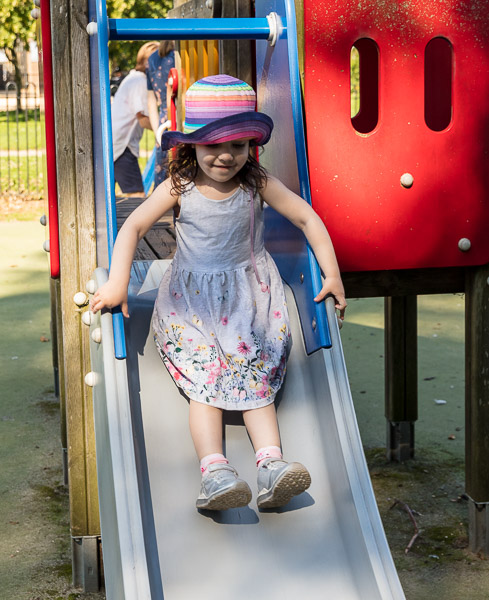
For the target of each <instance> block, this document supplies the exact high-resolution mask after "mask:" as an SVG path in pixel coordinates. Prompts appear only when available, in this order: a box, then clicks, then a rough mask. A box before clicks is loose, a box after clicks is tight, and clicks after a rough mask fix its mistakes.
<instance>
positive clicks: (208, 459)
mask: <svg viewBox="0 0 489 600" xmlns="http://www.w3.org/2000/svg"><path fill="white" fill-rule="evenodd" d="M216 463H221V464H224V465H227V464H228V463H229V461H228V459H227V458H226V457H225V456H224V454H208V455H207V456H204V458H203V459H202V460H201V461H200V471H201V473H202V475H207V473H208V470H207V468H208V467H209V465H214V464H216Z"/></svg>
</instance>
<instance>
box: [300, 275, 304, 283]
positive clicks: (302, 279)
mask: <svg viewBox="0 0 489 600" xmlns="http://www.w3.org/2000/svg"><path fill="white" fill-rule="evenodd" d="M300 280H301V283H304V273H301V276H300Z"/></svg>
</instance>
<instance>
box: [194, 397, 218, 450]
mask: <svg viewBox="0 0 489 600" xmlns="http://www.w3.org/2000/svg"><path fill="white" fill-rule="evenodd" d="M189 424H190V435H191V436H192V440H193V442H194V446H195V451H196V452H197V456H198V457H199V460H202V459H203V458H204V457H205V456H208V455H209V454H222V410H221V409H220V408H215V407H214V406H208V405H207V404H202V403H201V402H194V401H193V400H191V401H190V412H189Z"/></svg>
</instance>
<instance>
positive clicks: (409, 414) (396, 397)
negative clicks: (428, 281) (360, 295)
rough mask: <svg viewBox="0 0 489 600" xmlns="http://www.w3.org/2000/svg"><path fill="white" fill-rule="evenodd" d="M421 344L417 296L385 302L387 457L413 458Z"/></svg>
mask: <svg viewBox="0 0 489 600" xmlns="http://www.w3.org/2000/svg"><path fill="white" fill-rule="evenodd" d="M417 348H418V342H417V298H416V296H399V297H388V298H386V299H385V416H386V419H387V458H388V459H389V460H396V461H399V462H403V461H405V460H408V459H410V458H414V423H415V421H416V420H417V418H418V352H417Z"/></svg>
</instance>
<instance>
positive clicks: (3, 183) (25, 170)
mask: <svg viewBox="0 0 489 600" xmlns="http://www.w3.org/2000/svg"><path fill="white" fill-rule="evenodd" d="M36 161H37V164H36ZM43 161H44V159H43V157H42V156H37V157H36V156H35V155H34V156H32V155H31V156H20V155H17V153H16V152H15V153H12V154H11V155H10V157H8V156H0V193H5V192H17V193H19V194H26V195H28V196H30V197H36V198H41V197H42V196H43V192H44V176H43V169H44V166H43Z"/></svg>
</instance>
